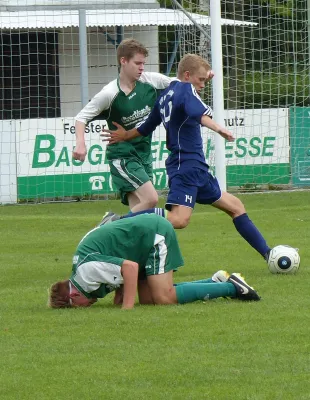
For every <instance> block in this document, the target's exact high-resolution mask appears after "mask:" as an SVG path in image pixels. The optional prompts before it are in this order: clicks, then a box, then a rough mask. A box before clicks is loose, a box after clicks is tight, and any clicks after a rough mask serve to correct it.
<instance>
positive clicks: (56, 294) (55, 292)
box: [47, 279, 72, 308]
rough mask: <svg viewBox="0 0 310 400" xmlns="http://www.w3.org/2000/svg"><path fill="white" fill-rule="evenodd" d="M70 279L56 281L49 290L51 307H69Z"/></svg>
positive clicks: (48, 303)
mask: <svg viewBox="0 0 310 400" xmlns="http://www.w3.org/2000/svg"><path fill="white" fill-rule="evenodd" d="M69 294H70V288H69V280H68V279H67V280H65V281H59V282H56V283H54V284H53V285H52V286H51V287H50V289H49V291H48V302H47V305H48V306H49V307H51V308H68V307H72V306H71V304H70V296H69Z"/></svg>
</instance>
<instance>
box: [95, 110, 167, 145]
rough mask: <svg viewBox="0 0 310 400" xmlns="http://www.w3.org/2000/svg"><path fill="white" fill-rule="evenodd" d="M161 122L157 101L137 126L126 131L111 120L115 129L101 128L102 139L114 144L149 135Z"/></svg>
mask: <svg viewBox="0 0 310 400" xmlns="http://www.w3.org/2000/svg"><path fill="white" fill-rule="evenodd" d="M160 123H161V117H160V111H159V107H158V102H156V104H155V106H154V108H153V109H152V111H151V112H150V114H149V115H148V117H147V119H146V120H144V121H143V122H142V123H141V124H140V125H139V126H138V127H136V128H133V129H130V130H129V131H126V130H125V129H124V128H123V127H122V126H121V125H119V124H118V123H116V122H113V125H114V126H116V128H117V129H116V130H111V129H103V133H101V135H100V136H101V137H102V141H103V142H109V143H108V144H114V143H118V142H124V141H128V140H132V139H134V138H136V137H139V136H149V135H151V134H152V133H153V132H154V130H155V129H156V128H157V126H158V125H160Z"/></svg>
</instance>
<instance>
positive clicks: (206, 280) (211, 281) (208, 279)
mask: <svg viewBox="0 0 310 400" xmlns="http://www.w3.org/2000/svg"><path fill="white" fill-rule="evenodd" d="M189 283H215V282H214V281H213V280H212V279H211V278H207V279H201V280H199V281H191V282H179V283H174V284H173V286H181V285H188V284H189Z"/></svg>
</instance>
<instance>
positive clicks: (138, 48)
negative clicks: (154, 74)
mask: <svg viewBox="0 0 310 400" xmlns="http://www.w3.org/2000/svg"><path fill="white" fill-rule="evenodd" d="M136 54H143V55H144V56H145V57H147V56H148V55H149V52H148V50H147V48H146V47H145V46H144V45H143V44H142V43H140V42H138V41H137V40H135V39H124V40H122V41H121V43H120V44H119V46H118V48H117V50H116V57H117V62H118V65H119V66H120V65H121V58H122V57H124V58H126V60H130V59H131V58H133V57H134V56H135V55H136Z"/></svg>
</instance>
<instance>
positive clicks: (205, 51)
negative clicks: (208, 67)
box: [0, 0, 310, 203]
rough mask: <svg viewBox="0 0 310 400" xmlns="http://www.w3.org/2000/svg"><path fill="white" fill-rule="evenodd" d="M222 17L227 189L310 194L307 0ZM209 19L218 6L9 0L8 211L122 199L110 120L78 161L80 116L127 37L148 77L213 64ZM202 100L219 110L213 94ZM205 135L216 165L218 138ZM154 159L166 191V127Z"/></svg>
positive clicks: (0, 161) (4, 180)
mask: <svg viewBox="0 0 310 400" xmlns="http://www.w3.org/2000/svg"><path fill="white" fill-rule="evenodd" d="M221 9H222V21H221V25H222V54H223V76H224V102H225V104H224V108H225V118H224V123H225V124H226V126H227V127H228V128H229V129H231V130H232V131H233V133H234V134H235V136H236V141H235V142H234V143H226V144H225V160H224V163H225V164H226V173H227V186H228V190H233V189H234V190H265V189H275V188H291V187H307V185H309V184H310V147H309V140H308V137H309V125H310V122H309V118H310V108H309V90H310V89H309V88H310V85H309V83H310V82H309V32H308V26H309V22H308V15H309V13H308V9H307V1H306V0H300V1H299V2H298V6H297V5H296V2H292V1H288V2H286V3H285V5H284V4H283V2H280V1H275V0H273V1H262V0H246V1H232V0H227V1H224V0H222V1H221ZM209 15H210V4H209V1H207V0H189V1H182V2H181V1H179V2H178V3H177V4H176V1H174V0H160V1H157V0H133V1H129V0H114V1H112V0H101V1H97V0H92V1H91V0H71V1H70V0H66V1H64V0H53V1H47V0H27V1H26V2H25V1H22V0H0V29H1V32H0V34H1V45H0V70H1V73H0V77H1V85H0V91H1V96H0V99H1V107H0V126H1V130H0V203H16V202H33V201H36V202H39V201H40V202H42V201H50V200H63V199H77V198H79V199H80V198H81V199H89V198H91V199H97V198H105V197H107V196H111V195H113V194H114V193H115V189H114V187H113V184H112V180H111V175H110V172H109V168H108V164H107V161H106V158H105V151H106V146H105V144H104V143H103V142H102V141H100V137H99V135H100V131H101V129H102V126H103V125H105V121H104V120H103V121H102V120H98V121H94V122H92V123H90V124H89V125H88V128H87V130H86V132H85V140H86V144H87V148H88V154H87V157H86V160H85V161H84V162H83V163H81V162H77V161H75V160H73V159H72V150H73V146H74V145H75V128H74V117H75V116H76V115H77V113H78V112H79V111H80V110H81V109H82V107H83V104H82V103H83V101H84V102H85V99H86V101H87V100H89V99H91V98H92V97H93V96H94V95H95V94H96V93H97V92H99V91H100V90H101V88H102V87H103V86H104V85H106V84H107V83H108V82H110V81H111V80H113V79H115V78H116V77H117V74H118V68H117V61H116V48H117V46H118V44H119V43H120V41H121V40H122V39H124V38H131V37H133V38H135V39H137V40H139V41H141V42H142V43H143V44H144V45H145V46H146V47H147V48H148V49H149V57H148V60H147V65H146V70H147V71H153V72H161V73H163V74H166V75H169V76H175V75H176V69H177V65H178V62H179V60H180V58H181V57H182V56H183V55H184V54H186V53H189V52H190V53H196V54H200V55H202V56H203V57H206V58H207V59H209V60H210V62H211V64H212V49H211V42H210V35H211V23H212V21H211V19H210V17H209ZM84 30H85V35H83V31H84ZM84 44H85V45H84ZM203 98H204V100H205V101H206V102H207V103H208V104H210V105H211V106H212V105H213V102H212V98H213V93H212V85H208V87H207V88H206V90H205V92H204V95H203ZM83 99H84V100H83ZM203 138H204V146H205V152H206V157H207V159H208V161H209V163H210V165H211V167H212V166H213V165H214V134H211V133H210V132H208V131H204V132H203ZM152 154H153V166H154V175H153V178H154V184H155V186H156V188H157V189H158V190H164V189H165V188H167V176H166V172H165V159H166V158H167V155H168V152H167V150H166V147H165V132H164V131H163V129H162V128H159V129H158V130H157V131H156V132H155V134H154V135H153V141H152Z"/></svg>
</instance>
